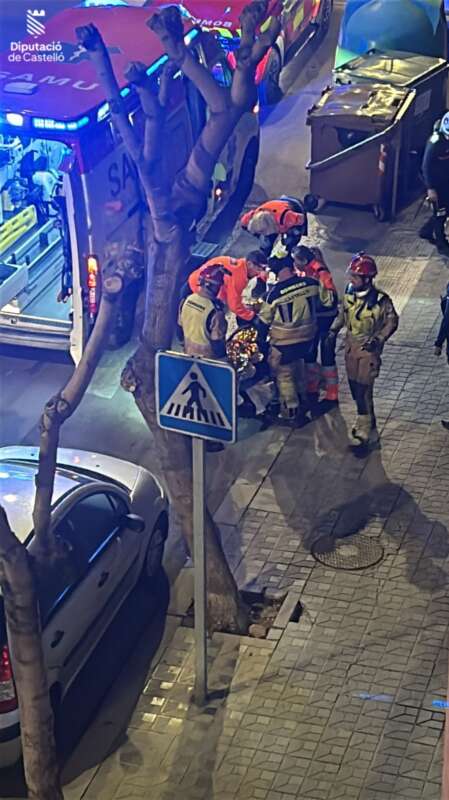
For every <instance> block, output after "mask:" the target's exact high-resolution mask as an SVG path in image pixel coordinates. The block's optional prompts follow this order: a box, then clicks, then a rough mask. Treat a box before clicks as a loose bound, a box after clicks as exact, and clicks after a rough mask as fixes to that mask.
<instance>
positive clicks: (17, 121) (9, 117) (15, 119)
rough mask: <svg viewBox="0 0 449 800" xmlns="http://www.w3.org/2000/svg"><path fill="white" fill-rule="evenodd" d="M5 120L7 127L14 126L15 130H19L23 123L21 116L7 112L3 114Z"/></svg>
mask: <svg viewBox="0 0 449 800" xmlns="http://www.w3.org/2000/svg"><path fill="white" fill-rule="evenodd" d="M5 119H6V122H7V123H8V125H14V127H16V128H21V127H22V125H23V122H24V118H23V115H22V114H16V113H14V112H7V113H6V114H5Z"/></svg>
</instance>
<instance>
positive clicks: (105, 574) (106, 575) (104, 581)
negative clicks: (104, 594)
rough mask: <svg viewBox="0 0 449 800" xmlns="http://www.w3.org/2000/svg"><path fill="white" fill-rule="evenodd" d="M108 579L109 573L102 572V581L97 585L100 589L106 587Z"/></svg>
mask: <svg viewBox="0 0 449 800" xmlns="http://www.w3.org/2000/svg"><path fill="white" fill-rule="evenodd" d="M108 578H109V572H102V573H101V575H100V580H99V581H98V583H97V586H98V588H100V587H101V586H104V585H105V583H106V581H107V579H108Z"/></svg>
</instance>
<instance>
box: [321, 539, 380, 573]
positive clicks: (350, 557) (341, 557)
mask: <svg viewBox="0 0 449 800" xmlns="http://www.w3.org/2000/svg"><path fill="white" fill-rule="evenodd" d="M312 555H313V557H314V558H315V559H316V560H317V561H319V562H320V564H324V565H325V566H326V567H333V568H334V569H366V568H367V567H372V566H373V565H374V564H377V563H378V562H379V561H381V560H382V558H383V555H384V549H383V547H382V545H380V544H379V542H377V541H376V540H375V539H372V538H371V537H370V536H366V535H364V534H363V533H362V534H358V535H356V536H350V537H348V538H346V539H335V538H334V537H333V536H322V537H321V538H320V539H317V541H316V542H315V543H314V544H313V545H312Z"/></svg>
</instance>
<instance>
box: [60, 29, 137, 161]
mask: <svg viewBox="0 0 449 800" xmlns="http://www.w3.org/2000/svg"><path fill="white" fill-rule="evenodd" d="M75 32H76V35H77V37H78V41H79V43H80V44H81V45H82V46H83V47H84V48H85V49H86V50H87V51H88V53H89V56H90V58H91V60H92V62H93V64H94V65H95V68H96V70H97V73H98V77H99V78H100V80H101V83H102V86H103V88H104V90H105V94H106V100H107V102H108V103H109V108H110V110H111V114H112V116H113V118H114V122H115V125H116V127H117V130H118V131H119V133H120V135H121V137H122V139H123V141H124V143H125V146H126V149H127V150H128V152H129V153H130V154H131V156H132V158H133V159H134V161H135V162H136V163H137V162H138V161H139V157H140V154H141V150H142V145H141V143H140V142H139V140H138V138H137V136H136V134H135V131H134V129H133V127H132V125H131V123H130V121H129V119H128V115H127V114H126V111H125V103H124V100H123V97H122V96H121V94H120V88H119V85H118V83H117V79H116V77H115V75H114V70H113V69H112V64H111V59H110V57H109V53H108V51H107V49H106V47H105V44H104V42H103V39H102V38H101V36H100V34H99V32H98V30H97V28H96V27H95V25H82V26H80V27H79V28H76V31H75Z"/></svg>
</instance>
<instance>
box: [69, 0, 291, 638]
mask: <svg viewBox="0 0 449 800" xmlns="http://www.w3.org/2000/svg"><path fill="white" fill-rule="evenodd" d="M266 11H267V2H265V0H263V1H262V2H259V1H258V0H256V2H253V3H251V4H250V5H249V6H247V7H246V8H245V9H244V10H243V12H242V16H241V25H242V40H241V47H240V49H239V51H238V53H237V69H236V72H235V74H234V79H233V84H232V88H231V91H229V90H228V89H225V88H223V87H220V86H219V85H218V84H217V83H216V82H215V80H214V79H213V77H212V75H211V73H210V72H209V70H208V69H206V68H205V67H204V66H203V65H202V64H200V63H199V62H197V61H196V60H195V59H194V58H193V56H192V55H191V53H190V52H189V50H188V48H187V47H186V45H185V44H184V32H183V24H182V19H181V16H180V13H179V10H178V9H177V8H176V7H174V6H170V7H167V8H165V9H163V10H162V11H160V12H158V13H156V14H154V16H153V18H152V21H151V27H152V29H153V30H154V32H155V33H156V34H157V36H159V38H160V40H161V42H162V44H163V46H164V48H165V51H166V53H167V55H168V57H169V59H170V61H169V66H168V71H166V73H165V75H164V76H163V80H162V81H161V87H160V90H159V95H158V97H156V96H155V95H154V92H153V88H152V87H151V85H150V83H149V80H148V78H147V76H146V72H145V66H144V65H142V64H138V63H134V64H132V65H131V66H130V68H129V71H128V79H129V80H130V81H132V82H133V84H134V86H135V88H136V89H137V92H138V94H139V97H140V102H141V106H142V110H143V112H144V114H145V117H146V123H145V136H144V143H139V142H138V141H137V140H136V135H135V132H134V130H133V129H132V127H131V125H130V123H129V120H128V116H127V114H126V112H125V108H124V104H123V100H122V98H121V96H120V91H119V87H118V84H117V81H116V79H115V76H114V72H113V68H112V64H111V61H110V57H109V54H108V52H107V50H106V48H105V46H104V44H103V41H102V39H101V35H100V33H99V32H98V31H97V29H96V28H95V27H94V26H93V25H89V26H87V27H85V28H79V29H77V33H78V38H79V41H80V43H81V44H82V45H83V46H84V47H85V48H86V49H87V50H88V51H89V53H90V57H91V60H92V62H93V64H94V65H95V67H96V70H97V74H98V77H99V79H100V81H101V82H102V84H103V87H104V89H105V91H106V95H107V99H108V102H109V104H110V108H111V114H112V119H113V121H114V124H115V125H116V127H117V129H118V130H119V131H120V133H121V134H122V138H123V141H124V142H125V145H126V147H127V148H128V152H129V154H130V155H131V157H132V158H134V161H135V163H136V166H137V169H138V173H139V177H140V180H141V183H142V186H143V188H144V191H145V195H146V199H147V203H148V208H149V210H150V213H151V220H152V225H153V242H152V244H151V246H150V251H149V258H148V266H147V270H148V271H147V280H146V302H145V320H144V325H143V330H142V334H141V344H140V346H139V348H138V350H137V352H136V353H135V355H134V356H133V358H132V359H130V361H129V362H128V364H127V366H126V368H125V370H124V372H123V375H122V386H123V387H124V388H125V389H127V390H128V391H131V392H132V393H133V394H134V398H135V400H136V404H137V406H138V408H139V410H140V412H141V413H142V415H143V417H144V419H145V421H146V423H147V425H148V427H149V428H150V430H151V432H152V435H153V438H154V441H155V444H156V447H157V451H158V454H159V460H160V469H161V472H162V476H163V478H164V480H165V483H166V485H167V487H168V490H169V493H170V497H171V501H172V505H173V506H174V508H175V511H176V514H177V516H178V518H179V520H180V521H181V525H182V531H183V535H184V537H185V539H186V542H187V546H188V547H189V550H190V552H192V538H193V534H192V468H191V448H190V442H188V441H186V437H182V436H179V435H176V434H172V433H170V434H168V433H166V432H163V431H161V430H160V429H159V428H158V426H157V423H156V408H155V373H154V370H155V354H156V351H157V350H158V349H167V348H169V347H170V346H171V343H172V339H173V334H174V321H175V319H176V310H177V304H178V292H179V285H180V281H181V277H182V276H183V274H184V272H185V266H186V263H187V261H188V258H189V247H188V231H189V227H190V225H191V223H192V222H193V221H194V220H195V219H196V217H197V216H198V213H199V211H200V209H201V208H202V206H203V203H204V199H205V197H206V195H207V192H208V188H209V182H210V178H211V175H212V173H213V170H214V167H215V164H216V162H217V159H218V157H219V155H220V153H221V151H222V149H223V147H224V145H225V144H226V142H227V140H228V139H229V136H230V135H231V133H232V131H233V130H234V128H235V126H236V124H237V123H238V121H239V119H240V117H241V116H242V114H243V113H245V112H246V111H248V110H251V109H252V107H253V105H254V103H255V101H256V97H257V93H256V88H255V85H254V75H255V69H256V66H257V63H258V62H259V60H260V59H261V58H262V57H263V55H264V54H265V53H266V52H267V50H268V48H269V47H270V45H271V44H272V43H273V41H274V40H275V38H276V36H277V34H278V32H279V23H278V22H277V21H276V20H274V21H273V22H272V24H271V25H270V28H269V30H268V31H267V32H265V33H264V34H260V35H259V36H257V34H256V30H257V28H258V26H259V25H260V23H261V22H262V21H263V19H264V17H265V15H266ZM173 64H175V65H176V68H177V69H179V68H181V69H182V71H183V72H184V74H185V75H186V77H188V78H189V79H190V80H191V82H192V83H193V84H194V85H195V86H196V88H197V89H198V91H199V92H200V93H201V94H202V96H203V98H204V99H205V101H206V103H207V104H208V106H209V110H210V116H209V118H208V121H207V123H206V125H205V127H204V129H203V131H202V133H201V135H200V137H199V138H198V140H197V142H196V143H195V145H194V148H193V150H192V153H191V154H190V157H189V160H188V162H187V165H186V167H185V169H184V170H183V171H182V172H181V174H180V175H179V176H178V178H177V179H176V181H175V185H174V187H173V188H171V187H169V185H168V181H167V177H166V176H165V175H164V166H163V161H162V155H161V147H160V142H161V141H164V130H163V129H164V117H165V113H164V112H165V106H166V100H167V96H168V93H169V86H170V75H171V74H172V73H173V66H172V65H173ZM206 547H207V564H208V575H209V587H208V588H209V601H208V602H209V626H210V627H214V628H215V629H221V628H227V629H228V630H234V631H239V630H241V629H242V625H243V622H244V619H245V614H244V609H243V607H242V604H241V601H240V598H239V594H238V590H237V586H236V584H235V581H234V578H233V576H232V573H231V571H230V569H229V566H228V564H227V561H226V558H225V555H224V552H223V549H222V546H221V541H220V536H219V532H218V530H217V528H216V526H215V524H214V522H213V520H212V518H211V516H210V514H208V515H207V523H206Z"/></svg>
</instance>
